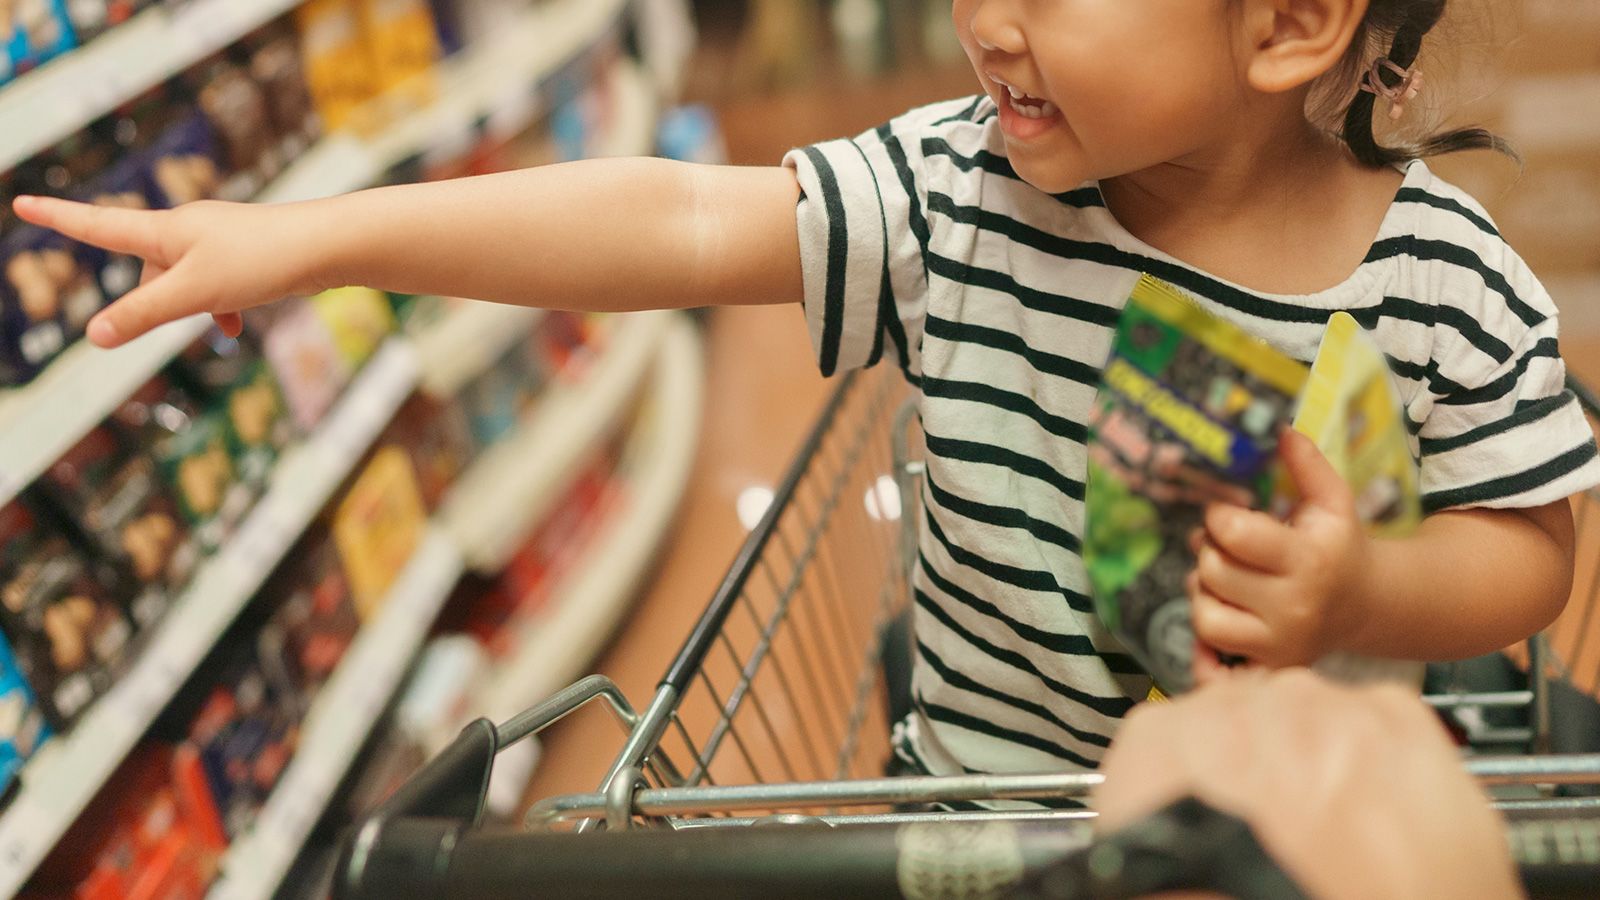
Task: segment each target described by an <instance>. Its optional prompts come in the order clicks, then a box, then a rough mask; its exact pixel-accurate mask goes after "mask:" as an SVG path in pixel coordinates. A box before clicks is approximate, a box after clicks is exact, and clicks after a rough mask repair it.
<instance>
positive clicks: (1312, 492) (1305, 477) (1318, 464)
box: [1278, 428, 1354, 512]
mask: <svg viewBox="0 0 1600 900" xmlns="http://www.w3.org/2000/svg"><path fill="white" fill-rule="evenodd" d="M1278 456H1279V458H1280V459H1282V460H1283V466H1284V469H1285V470H1287V471H1288V473H1289V477H1290V478H1291V479H1292V480H1293V481H1294V486H1295V490H1297V491H1298V492H1299V493H1300V502H1301V504H1302V505H1310V506H1318V507H1321V508H1323V509H1328V510H1332V511H1334V512H1344V511H1346V510H1347V509H1349V508H1351V507H1352V506H1353V505H1354V499H1353V498H1352V497H1351V496H1350V487H1349V485H1347V484H1345V481H1344V478H1342V477H1340V475H1339V473H1338V471H1337V470H1335V469H1334V468H1333V464H1332V463H1330V462H1328V458H1327V457H1326V456H1324V455H1322V451H1321V450H1319V449H1317V445H1316V444H1315V443H1313V442H1312V440H1311V439H1310V438H1308V437H1306V436H1305V435H1303V434H1301V433H1300V432H1298V431H1295V430H1294V429H1292V428H1286V429H1284V431H1283V434H1282V436H1281V437H1280V438H1279V439H1278Z"/></svg>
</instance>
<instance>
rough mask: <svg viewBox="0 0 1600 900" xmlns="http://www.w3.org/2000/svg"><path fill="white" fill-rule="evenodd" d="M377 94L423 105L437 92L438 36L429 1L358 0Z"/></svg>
mask: <svg viewBox="0 0 1600 900" xmlns="http://www.w3.org/2000/svg"><path fill="white" fill-rule="evenodd" d="M356 7H357V9H358V10H359V15H360V21H361V30H362V37H363V39H364V40H365V41H366V44H367V54H368V58H369V59H371V60H372V66H373V74H374V76H375V77H376V80H377V85H376V86H377V90H378V93H379V94H380V95H382V96H385V97H386V98H390V99H395V100H398V101H399V102H400V104H401V105H413V106H421V105H424V104H426V103H428V102H430V101H431V100H432V99H433V97H434V95H435V93H436V92H437V85H436V84H435V78H434V66H435V65H436V64H437V62H438V60H439V55H440V49H439V35H438V31H437V30H436V29H435V27H434V23H433V13H432V11H431V10H429V9H428V4H427V0H356Z"/></svg>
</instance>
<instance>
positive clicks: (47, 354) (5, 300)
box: [0, 227, 105, 384]
mask: <svg viewBox="0 0 1600 900" xmlns="http://www.w3.org/2000/svg"><path fill="white" fill-rule="evenodd" d="M104 305H105V298H104V296H103V295H102V294H101V293H100V287H99V285H98V284H97V283H96V277H95V273H93V272H92V271H90V270H89V269H88V268H87V267H86V266H85V265H84V264H83V262H82V261H81V260H80V259H79V257H78V256H77V254H76V253H75V252H74V247H73V245H72V244H71V243H70V242H68V241H67V240H66V239H65V238H62V237H61V236H59V235H57V234H54V233H53V232H49V231H46V230H44V229H40V228H33V227H20V228H17V229H15V230H14V231H12V233H11V234H10V235H7V236H6V237H5V239H4V240H0V365H3V367H4V370H5V374H6V380H7V381H8V382H9V383H11V384H20V383H25V382H27V381H29V380H31V379H32V378H33V377H34V376H35V375H37V374H38V373H39V372H40V371H42V370H43V369H44V367H45V366H47V365H49V364H50V361H51V360H53V359H55V357H56V355H57V354H59V353H60V352H61V351H62V350H63V349H65V348H66V347H67V345H68V344H70V343H72V341H74V340H76V339H77V338H78V337H79V336H80V335H82V334H83V329H84V327H85V326H86V325H87V324H88V322H89V318H90V317H91V316H93V315H94V314H95V313H96V312H98V311H99V309H100V308H101V307H102V306H104Z"/></svg>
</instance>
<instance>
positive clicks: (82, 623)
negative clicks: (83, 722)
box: [0, 503, 133, 730]
mask: <svg viewBox="0 0 1600 900" xmlns="http://www.w3.org/2000/svg"><path fill="white" fill-rule="evenodd" d="M48 524H49V523H47V522H43V521H41V520H39V519H38V518H36V517H35V516H34V514H33V513H32V512H31V511H30V510H28V509H27V508H25V507H24V506H23V505H22V504H20V503H11V504H8V505H7V506H5V507H4V508H0V554H3V556H0V615H3V617H4V623H5V632H6V635H7V637H9V638H10V639H11V647H12V649H13V650H14V651H15V652H16V655H17V660H18V662H19V663H20V665H21V667H22V670H23V671H24V672H25V673H26V674H27V678H28V683H29V684H31V685H32V686H33V688H34V691H35V693H36V695H37V696H38V698H39V701H40V705H41V706H42V707H43V708H44V710H45V713H46V715H47V716H48V717H49V719H50V722H51V725H52V726H53V727H54V728H56V729H58V730H65V729H67V728H69V727H71V725H72V723H73V722H74V721H76V720H77V718H78V716H80V715H82V713H83V711H84V710H85V709H87V708H88V706H89V703H90V702H91V701H93V700H94V699H95V698H96V697H98V696H99V695H100V694H101V693H103V692H104V691H105V690H106V689H107V688H108V687H110V685H111V682H112V681H113V680H114V679H115V677H116V676H117V674H119V673H120V671H121V669H122V667H123V665H124V664H125V663H126V661H127V659H126V651H127V649H128V645H129V639H130V638H131V637H132V634H133V626H132V623H131V622H130V620H129V618H128V616H127V614H126V613H125V612H124V610H123V609H122V607H121V606H120V605H118V604H117V602H116V601H115V599H114V598H113V597H112V595H111V594H110V592H109V591H108V589H107V585H110V584H115V583H116V578H115V576H114V575H112V574H110V573H107V572H106V571H105V570H104V569H103V568H101V567H99V566H96V565H95V564H94V562H93V561H92V560H90V559H88V558H86V557H85V556H84V555H83V554H81V553H79V552H78V551H77V550H75V549H74V548H73V547H72V545H71V544H70V543H69V542H68V541H67V539H66V538H65V537H63V536H61V535H60V534H58V533H56V532H55V531H54V530H52V529H50V528H48Z"/></svg>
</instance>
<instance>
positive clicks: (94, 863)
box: [28, 742, 227, 900]
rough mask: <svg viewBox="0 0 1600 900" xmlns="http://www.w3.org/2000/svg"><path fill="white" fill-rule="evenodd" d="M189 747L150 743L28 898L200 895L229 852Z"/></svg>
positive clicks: (77, 827) (53, 858)
mask: <svg viewBox="0 0 1600 900" xmlns="http://www.w3.org/2000/svg"><path fill="white" fill-rule="evenodd" d="M197 762H198V761H197V760H196V759H195V757H194V754H193V753H192V752H185V751H184V750H183V749H178V750H174V749H173V748H172V747H171V746H169V745H166V744H163V743H159V742H150V743H145V744H142V745H140V746H139V747H137V748H135V749H134V751H133V753H132V754H130V755H129V757H128V758H127V759H126V760H124V761H123V763H122V765H120V766H118V767H117V771H116V774H115V775H114V776H113V777H112V778H111V779H110V780H109V782H108V784H109V785H110V787H109V788H108V790H107V791H106V792H104V793H103V794H102V795H101V796H100V797H99V798H97V802H95V803H94V804H92V805H91V806H90V807H89V808H88V810H86V811H85V813H84V815H83V816H82V817H81V818H80V819H79V820H78V822H77V823H75V824H74V825H73V827H72V829H71V830H70V831H69V832H68V834H67V835H66V836H65V837H64V838H63V839H62V841H61V842H60V843H58V844H57V846H56V849H55V851H54V852H53V853H51V854H50V856H49V858H47V859H46V860H45V862H44V864H43V865H41V866H40V868H39V871H38V872H37V873H36V874H35V877H34V879H33V881H32V882H30V884H29V888H30V890H29V891H28V893H29V895H30V896H32V895H40V896H49V897H66V896H70V897H74V898H77V900H157V898H159V900H190V898H193V900H199V898H201V897H203V896H205V890H206V888H207V887H208V886H209V885H210V883H211V881H212V879H213V878H214V877H215V876H216V872H217V866H218V863H219V862H220V861H221V858H222V854H223V853H224V852H225V851H226V850H227V837H226V835H225V834H223V832H222V823H221V821H220V819H219V818H218V814H217V809H216V804H215V803H214V802H213V801H212V799H211V790H210V787H209V785H207V784H206V783H205V778H204V774H203V772H201V771H200V770H199V768H198V765H197Z"/></svg>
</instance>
